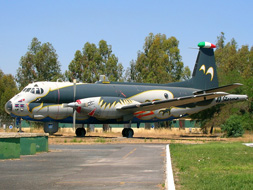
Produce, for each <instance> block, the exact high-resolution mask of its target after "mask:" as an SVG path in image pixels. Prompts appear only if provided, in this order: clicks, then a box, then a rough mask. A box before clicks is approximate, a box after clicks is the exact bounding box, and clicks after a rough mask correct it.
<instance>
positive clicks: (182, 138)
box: [0, 128, 253, 144]
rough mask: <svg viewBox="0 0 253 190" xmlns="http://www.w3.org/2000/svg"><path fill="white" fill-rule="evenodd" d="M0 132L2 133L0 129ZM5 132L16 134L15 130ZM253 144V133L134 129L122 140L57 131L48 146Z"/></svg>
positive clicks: (111, 135) (101, 134)
mask: <svg viewBox="0 0 253 190" xmlns="http://www.w3.org/2000/svg"><path fill="white" fill-rule="evenodd" d="M23 130H25V132H32V133H43V130H42V129H32V128H31V129H30V128H26V129H23ZM0 132H4V130H3V129H0ZM6 132H17V129H12V130H7V131H6ZM217 141H223V142H224V141H225V142H253V133H252V132H251V133H249V132H248V133H246V134H244V135H243V137H239V138H222V137H221V134H215V135H204V134H201V133H200V132H199V131H197V130H196V131H195V133H192V134H190V133H189V131H185V130H178V129H173V130H170V129H156V130H154V129H151V130H144V129H136V128H135V129H134V138H123V137H122V135H121V132H88V133H87V134H86V136H85V137H81V138H80V137H76V136H75V133H74V132H73V130H71V129H70V130H69V131H59V132H57V133H56V134H55V135H50V136H49V144H97V143H107V144H108V143H113V144H116V143H165V144H167V143H192V144H199V143H205V142H217Z"/></svg>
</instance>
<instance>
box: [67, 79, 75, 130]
mask: <svg viewBox="0 0 253 190" xmlns="http://www.w3.org/2000/svg"><path fill="white" fill-rule="evenodd" d="M73 91H74V97H73V99H74V100H73V101H74V103H70V104H68V106H70V107H73V129H74V131H75V130H76V106H75V101H76V79H73Z"/></svg>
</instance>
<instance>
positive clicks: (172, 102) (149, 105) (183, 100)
mask: <svg viewBox="0 0 253 190" xmlns="http://www.w3.org/2000/svg"><path fill="white" fill-rule="evenodd" d="M226 95H228V93H225V92H215V93H206V94H201V95H192V96H183V97H179V98H173V99H169V100H160V101H153V102H145V103H139V104H132V105H126V106H122V107H119V108H117V110H122V111H123V110H125V111H132V112H136V111H152V110H157V109H162V108H169V107H172V106H182V105H186V104H191V103H196V102H200V101H204V100H210V99H214V98H217V97H220V96H226Z"/></svg>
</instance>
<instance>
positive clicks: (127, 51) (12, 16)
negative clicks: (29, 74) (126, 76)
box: [0, 0, 253, 75]
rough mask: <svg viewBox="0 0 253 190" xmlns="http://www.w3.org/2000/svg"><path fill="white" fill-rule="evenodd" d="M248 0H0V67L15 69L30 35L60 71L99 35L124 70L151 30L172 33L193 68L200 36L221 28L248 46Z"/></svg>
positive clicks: (252, 27)
mask: <svg viewBox="0 0 253 190" xmlns="http://www.w3.org/2000/svg"><path fill="white" fill-rule="evenodd" d="M252 8H253V1H251V0H244V1H238V0H222V1H221V0H212V1H203V0H191V1H189V0H164V1H163V0H156V1H154V0H153V1H151V0H127V1H126V0H125V1H123V0H90V1H86V0H68V1H67V0H43V1H34V0H33V1H29V0H27V1H20V0H19V1H15V0H12V1H4V0H0V69H1V70H2V71H3V72H4V73H5V74H13V75H15V74H16V71H17V68H18V67H19V60H20V58H21V56H23V55H25V53H26V52H27V48H28V46H29V45H30V43H31V40H32V38H33V37H37V38H38V39H39V41H41V42H42V43H45V42H50V43H51V44H52V45H53V47H54V48H55V50H56V52H57V54H58V56H59V62H60V63H61V70H62V71H63V72H64V71H65V70H67V69H68V65H69V63H70V62H71V60H72V59H73V58H74V53H75V51H76V50H81V49H82V48H83V46H84V44H85V43H86V42H90V43H95V44H98V42H99V41H100V40H101V39H103V40H105V41H107V43H108V44H110V45H112V50H113V53H114V54H115V55H116V56H117V57H118V58H119V62H121V63H122V64H123V66H124V68H125V69H126V68H127V67H128V66H129V63H130V61H131V60H132V59H134V60H135V59H136V58H137V51H138V50H142V47H143V44H144V40H145V37H146V36H148V34H149V33H150V32H152V33H154V34H157V33H161V34H166V36H167V37H171V36H175V37H176V38H177V39H178V40H179V49H180V54H181V56H182V61H183V62H184V65H185V66H189V67H190V69H191V70H192V69H193V66H194V64H195V59H196V55H197V51H196V50H194V49H189V47H197V44H198V43H199V42H201V41H209V42H212V43H214V44H215V43H216V41H217V36H218V35H220V33H221V32H224V33H225V37H226V39H227V41H229V40H231V38H233V37H234V38H235V40H236V41H237V43H238V45H239V47H240V46H241V45H246V44H247V45H249V46H252V45H253V37H252V36H253V11H252Z"/></svg>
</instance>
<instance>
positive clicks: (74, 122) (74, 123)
mask: <svg viewBox="0 0 253 190" xmlns="http://www.w3.org/2000/svg"><path fill="white" fill-rule="evenodd" d="M73 129H74V131H75V130H76V110H75V109H74V111H73Z"/></svg>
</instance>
